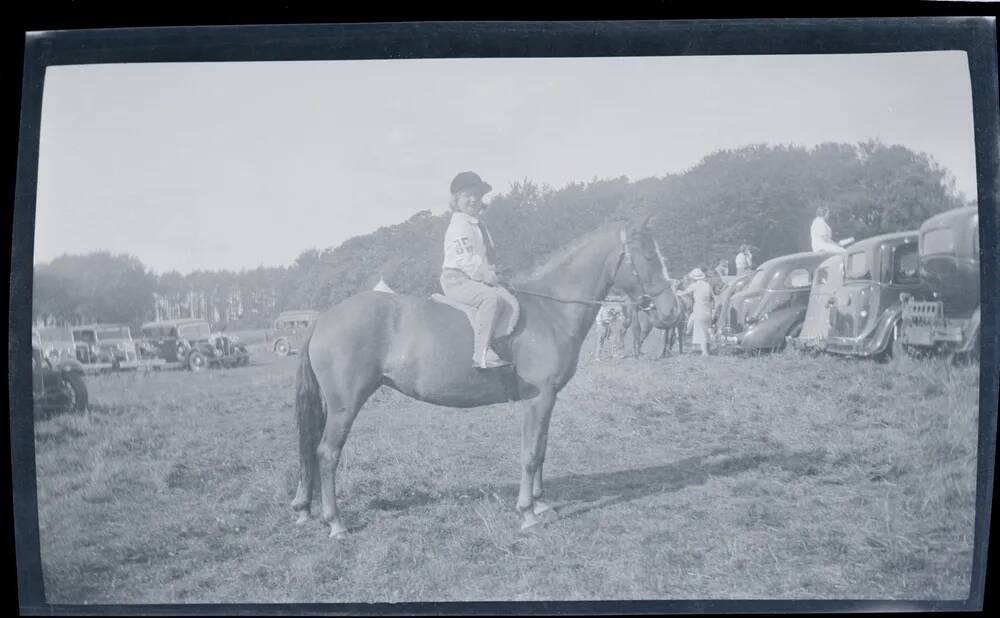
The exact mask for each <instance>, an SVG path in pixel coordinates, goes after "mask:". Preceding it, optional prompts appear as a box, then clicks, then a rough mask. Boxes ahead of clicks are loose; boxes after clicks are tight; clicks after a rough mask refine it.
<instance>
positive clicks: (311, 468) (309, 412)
mask: <svg viewBox="0 0 1000 618" xmlns="http://www.w3.org/2000/svg"><path fill="white" fill-rule="evenodd" d="M311 340H312V336H311V335H310V336H309V338H307V339H306V340H305V342H304V343H303V344H302V348H301V350H302V352H301V354H302V362H301V363H299V370H298V374H297V376H296V387H295V421H296V426H297V428H298V432H299V460H300V463H301V466H302V469H301V471H300V472H301V473H302V479H303V480H304V481H305V483H306V486H304V487H303V489H304V491H305V492H306V496H310V497H311V494H312V489H313V486H314V484H315V482H316V481H317V480H318V476H319V475H318V472H319V470H318V461H317V459H316V457H317V455H316V449H317V448H318V447H319V441H320V438H321V437H322V435H323V425H324V424H325V423H326V418H325V417H326V415H325V414H324V413H323V394H322V392H320V390H319V381H318V380H317V379H316V373H315V372H314V371H313V368H312V362H311V361H310V359H309V343H310V341H311Z"/></svg>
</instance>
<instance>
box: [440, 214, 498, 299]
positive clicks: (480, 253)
mask: <svg viewBox="0 0 1000 618" xmlns="http://www.w3.org/2000/svg"><path fill="white" fill-rule="evenodd" d="M486 236H487V238H486V239H484V238H483V234H482V232H481V231H480V228H479V219H477V218H476V217H473V216H472V215H467V214H465V213H464V212H453V213H451V223H449V224H448V231H447V232H445V234H444V263H443V264H442V268H457V269H458V270H461V271H462V272H464V273H465V274H466V275H468V276H469V278H470V279H473V280H475V281H486V282H493V281H495V280H496V270H495V268H494V265H493V264H490V263H489V258H487V253H486V243H487V242H489V243H490V244H491V245H492V244H493V239H492V238H489V232H488V231H487V232H486Z"/></svg>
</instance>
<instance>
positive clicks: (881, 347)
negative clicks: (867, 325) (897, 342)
mask: <svg viewBox="0 0 1000 618" xmlns="http://www.w3.org/2000/svg"><path fill="white" fill-rule="evenodd" d="M902 316H903V308H902V307H901V306H899V305H894V306H892V307H890V308H888V309H886V310H885V311H883V312H882V315H880V316H879V317H878V321H877V322H876V323H875V328H874V329H873V330H872V334H871V339H870V341H871V344H870V345H869V346H867V347H868V349H869V350H870V352H869V353H870V354H873V355H874V354H881V353H882V352H884V351H885V349H886V347H888V345H889V341H890V339H891V338H892V331H893V329H894V328H895V327H896V324H899V320H900V319H901V318H902Z"/></svg>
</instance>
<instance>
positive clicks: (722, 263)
mask: <svg viewBox="0 0 1000 618" xmlns="http://www.w3.org/2000/svg"><path fill="white" fill-rule="evenodd" d="M715 272H717V273H719V276H720V277H728V276H729V262H728V261H727V260H726V259H725V258H723V259H721V260H719V263H718V265H716V267H715Z"/></svg>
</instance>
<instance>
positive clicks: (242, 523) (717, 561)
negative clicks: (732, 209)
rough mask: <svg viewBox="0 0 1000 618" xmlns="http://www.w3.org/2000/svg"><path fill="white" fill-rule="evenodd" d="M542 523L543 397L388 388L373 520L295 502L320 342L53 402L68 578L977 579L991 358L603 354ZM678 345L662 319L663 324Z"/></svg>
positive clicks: (58, 568)
mask: <svg viewBox="0 0 1000 618" xmlns="http://www.w3.org/2000/svg"><path fill="white" fill-rule="evenodd" d="M591 343H592V342H588V343H587V347H586V348H585V350H586V352H587V353H585V355H584V357H585V358H584V360H583V361H582V364H581V367H580V370H579V372H578V374H577V376H576V378H574V380H573V381H572V382H571V383H570V385H569V386H568V387H567V388H566V389H565V390H564V391H563V393H562V395H561V397H560V400H559V402H558V403H557V406H556V410H555V412H554V415H553V420H552V428H551V435H550V440H549V450H548V458H547V460H546V465H545V472H546V479H547V483H546V489H547V497H548V499H549V500H551V501H552V502H553V503H554V505H555V506H556V508H557V509H558V512H559V517H558V519H556V520H555V521H553V522H552V523H549V524H547V525H546V526H545V527H543V528H541V529H540V530H538V531H537V532H529V533H521V532H520V531H519V528H518V524H519V518H518V516H517V514H516V512H515V510H514V501H515V498H516V492H517V480H518V478H519V473H518V452H519V444H518V440H519V432H520V414H519V412H520V408H519V407H517V406H515V405H497V406H491V407H484V408H479V409H473V410H456V409H449V408H440V407H435V406H431V405H427V404H422V403H418V402H415V401H412V400H409V399H407V398H405V397H403V396H402V395H399V394H398V393H395V392H393V391H388V390H383V391H380V392H378V393H376V395H375V396H374V397H373V399H372V400H371V401H370V402H369V404H368V405H367V406H366V408H365V410H364V411H362V413H361V415H360V416H359V418H358V421H357V422H356V424H355V426H354V429H353V432H352V434H351V437H350V439H349V441H348V443H347V449H346V451H345V454H344V457H343V460H342V461H341V475H340V477H339V479H340V483H339V487H338V490H339V491H340V495H341V499H342V502H341V505H342V509H343V511H344V516H345V520H346V523H347V524H348V525H349V526H351V527H352V529H353V532H352V534H351V535H350V536H349V537H348V538H347V539H346V540H344V541H341V542H336V541H331V540H329V539H328V538H327V537H326V533H325V530H324V528H323V527H322V526H321V524H320V523H319V522H318V520H313V521H311V522H309V523H307V524H306V525H303V526H294V525H293V523H292V522H293V521H294V515H293V513H292V511H291V509H290V508H289V502H290V500H291V497H292V494H293V492H294V488H295V482H296V479H297V454H296V450H295V449H296V446H295V445H296V442H295V437H294V431H295V429H294V421H293V387H294V375H295V367H296V364H297V363H298V358H297V357H291V358H278V357H275V356H273V355H271V354H264V353H260V354H256V355H255V359H254V362H253V364H252V365H251V366H250V367H246V368H240V369H232V370H216V371H205V372H202V373H199V374H191V373H188V372H159V373H151V374H148V375H142V374H138V375H137V374H115V375H105V376H99V377H95V378H93V379H91V380H90V381H89V386H90V399H91V403H92V409H91V410H90V411H89V412H88V413H87V414H85V415H82V416H71V415H66V416H58V417H54V418H49V419H39V420H38V422H37V424H36V449H37V473H38V500H39V524H40V528H41V530H40V531H41V547H42V561H43V566H44V574H45V587H46V596H47V600H48V602H50V603H186V602H359V601H360V602H367V601H373V602H399V601H436V600H466V601H473V600H582V599H730V598H744V599H765V598H775V599H827V598H853V599H963V598H965V597H966V596H967V595H968V591H969V583H970V575H971V564H972V542H973V517H974V512H975V463H976V434H977V414H978V412H977V396H978V395H977V394H978V387H979V373H978V371H979V370H978V367H949V366H945V365H944V364H941V363H938V362H925V363H916V362H914V361H910V360H908V359H900V360H896V361H893V362H891V363H887V364H875V363H871V362H858V361H853V360H844V359H839V358H828V357H820V358H811V357H800V356H798V355H796V354H793V353H785V354H778V355H773V356H763V357H741V356H735V355H720V356H716V357H711V358H707V359H706V358H701V357H700V356H697V355H691V354H684V355H683V356H679V357H678V356H674V357H672V358H669V359H666V360H662V361H653V360H635V359H625V360H605V361H602V362H599V363H595V362H592V361H590V360H589V356H590V352H591V351H592V348H591V347H590V346H591ZM658 345H659V338H658V336H654V337H651V338H650V340H649V341H647V346H646V347H647V350H648V351H653V350H655V349H657V346H658Z"/></svg>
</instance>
